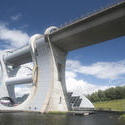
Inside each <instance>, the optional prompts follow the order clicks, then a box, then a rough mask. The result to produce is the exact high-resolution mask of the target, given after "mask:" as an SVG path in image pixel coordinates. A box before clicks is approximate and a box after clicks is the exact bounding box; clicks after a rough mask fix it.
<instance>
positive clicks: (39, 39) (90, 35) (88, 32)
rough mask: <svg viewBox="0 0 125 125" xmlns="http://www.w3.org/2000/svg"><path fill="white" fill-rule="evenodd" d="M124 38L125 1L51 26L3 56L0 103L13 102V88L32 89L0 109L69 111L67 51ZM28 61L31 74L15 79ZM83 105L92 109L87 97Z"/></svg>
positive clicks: (1, 105)
mask: <svg viewBox="0 0 125 125" xmlns="http://www.w3.org/2000/svg"><path fill="white" fill-rule="evenodd" d="M124 35H125V2H121V3H118V4H116V5H113V6H111V7H109V8H106V9H103V10H101V11H99V12H96V13H94V14H91V15H89V16H87V17H84V18H82V19H79V20H77V21H75V22H73V23H71V24H69V25H67V26H64V27H62V28H56V27H50V28H48V29H47V30H46V31H45V34H44V35H40V34H37V35H34V36H32V37H31V39H30V42H29V45H27V46H25V47H22V48H20V49H17V50H14V51H11V52H4V53H2V54H1V56H0V61H1V63H0V67H1V70H2V76H0V77H1V82H2V85H1V86H0V92H1V94H0V100H2V99H6V100H7V99H8V98H10V99H11V102H15V101H16V99H15V93H14V85H17V84H32V88H31V92H30V94H29V96H28V98H27V99H26V100H25V101H24V102H23V103H22V104H20V105H14V106H5V105H3V104H2V103H1V104H0V110H23V111H38V112H49V111H68V110H71V108H72V106H71V103H70V101H71V100H73V98H74V96H73V97H72V96H71V97H70V99H69V97H68V94H67V90H66V83H65V62H66V56H67V54H68V52H69V51H72V50H75V49H79V48H81V47H86V46H89V45H93V44H96V43H101V42H104V41H106V40H111V39H113V38H117V37H121V36H124ZM29 62H32V63H33V69H32V74H31V75H30V76H26V77H23V78H22V77H21V78H19V77H16V74H17V72H18V70H19V68H20V66H21V65H23V64H25V63H29ZM5 97H6V98H5ZM75 99H77V101H78V100H80V99H81V98H80V97H75ZM71 102H73V101H71ZM83 102H84V103H83V105H82V106H83V107H82V108H84V109H87V108H88V109H93V108H94V106H93V105H92V103H91V102H90V101H89V100H88V99H87V98H85V97H84V98H83ZM72 104H73V103H72ZM77 104H78V102H77Z"/></svg>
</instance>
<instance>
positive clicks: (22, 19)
mask: <svg viewBox="0 0 125 125" xmlns="http://www.w3.org/2000/svg"><path fill="white" fill-rule="evenodd" d="M116 1H118V0H79V1H76V0H62V1H59V0H52V1H50V0H1V4H0V50H3V49H8V48H9V49H10V48H15V47H20V46H23V45H24V44H26V43H27V42H28V40H29V38H30V37H31V36H32V35H33V34H36V33H40V34H42V33H44V31H45V29H46V28H47V27H49V26H51V25H54V26H57V27H59V26H61V25H64V24H65V23H69V22H71V21H73V20H75V19H76V18H79V17H81V16H84V15H86V14H87V13H90V12H93V11H94V10H97V9H99V8H103V7H105V6H108V5H110V4H112V3H114V2H116ZM124 47H125V37H121V38H117V39H114V40H110V41H107V42H104V43H101V44H97V45H93V46H89V47H86V48H81V49H79V50H75V51H72V52H70V53H69V55H68V58H67V59H68V63H67V66H68V67H67V77H66V78H67V81H68V80H69V81H68V82H67V83H68V87H70V86H71V82H72V87H71V88H70V89H69V90H71V89H76V88H78V89H79V88H80V87H81V86H82V87H81V89H82V90H85V91H86V92H87V91H88V92H89V88H91V87H92V89H93V90H94V89H95V90H97V89H102V88H103V89H104V88H108V87H109V86H117V85H123V84H124V76H125V69H124V65H125V54H124ZM74 65H76V66H75V67H74ZM77 66H79V67H77ZM104 68H105V69H104ZM79 69H81V70H79ZM95 69H96V70H98V71H96V70H95ZM78 70H79V71H78ZM109 72H111V73H109ZM106 74H107V75H106ZM109 81H111V82H109ZM86 86H88V87H86ZM98 86H99V87H98ZM92 89H91V90H90V91H92Z"/></svg>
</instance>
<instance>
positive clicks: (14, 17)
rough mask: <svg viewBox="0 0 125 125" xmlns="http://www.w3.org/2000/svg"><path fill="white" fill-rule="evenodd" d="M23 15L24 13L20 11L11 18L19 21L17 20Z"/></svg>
mask: <svg viewBox="0 0 125 125" xmlns="http://www.w3.org/2000/svg"><path fill="white" fill-rule="evenodd" d="M21 17H22V14H21V13H18V14H16V15H14V16H11V17H10V18H11V20H13V21H17V20H19V19H20V18H21Z"/></svg>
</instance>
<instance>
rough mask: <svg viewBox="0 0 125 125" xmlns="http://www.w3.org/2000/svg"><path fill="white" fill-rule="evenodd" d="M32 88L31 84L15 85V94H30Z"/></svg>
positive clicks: (17, 95)
mask: <svg viewBox="0 0 125 125" xmlns="http://www.w3.org/2000/svg"><path fill="white" fill-rule="evenodd" d="M30 90H31V86H30V85H29V86H28V85H27V86H26V85H18V86H15V95H16V97H21V96H23V95H24V94H29V93H30Z"/></svg>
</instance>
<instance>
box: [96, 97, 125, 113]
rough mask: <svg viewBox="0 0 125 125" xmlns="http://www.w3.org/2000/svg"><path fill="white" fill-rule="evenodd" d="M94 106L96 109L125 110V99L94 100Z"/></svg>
mask: <svg viewBox="0 0 125 125" xmlns="http://www.w3.org/2000/svg"><path fill="white" fill-rule="evenodd" d="M94 106H95V108H96V109H97V110H98V109H101V110H112V111H125V99H118V100H112V101H104V102H96V103H94Z"/></svg>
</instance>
